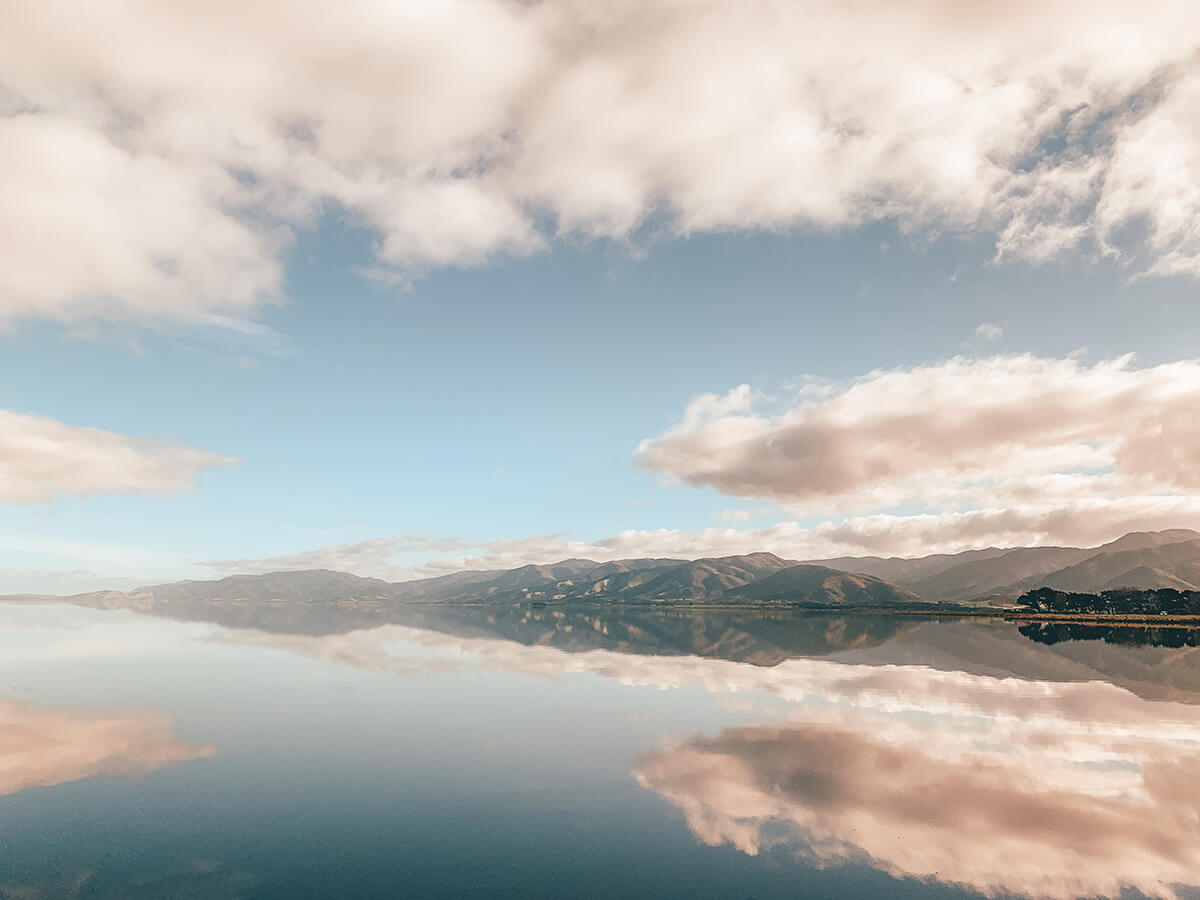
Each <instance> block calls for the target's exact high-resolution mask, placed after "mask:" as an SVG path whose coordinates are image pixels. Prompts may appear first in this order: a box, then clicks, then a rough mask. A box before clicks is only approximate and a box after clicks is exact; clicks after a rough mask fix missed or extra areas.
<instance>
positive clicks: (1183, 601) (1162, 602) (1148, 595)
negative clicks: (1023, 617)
mask: <svg viewBox="0 0 1200 900" xmlns="http://www.w3.org/2000/svg"><path fill="white" fill-rule="evenodd" d="M1018 602H1019V603H1020V605H1021V606H1023V607H1025V608H1026V609H1028V610H1029V611H1030V612H1040V613H1090V614H1101V615H1103V614H1110V615H1150V616H1158V615H1169V616H1200V591H1178V590H1176V589H1175V588H1154V589H1151V590H1141V589H1139V588H1116V589H1115V590H1110V591H1101V592H1100V593H1098V594H1079V593H1074V592H1071V591H1056V590H1055V589H1054V588H1048V587H1041V588H1037V589H1036V590H1032V591H1027V592H1026V593H1024V594H1022V595H1021V598H1020V600H1019V601H1018Z"/></svg>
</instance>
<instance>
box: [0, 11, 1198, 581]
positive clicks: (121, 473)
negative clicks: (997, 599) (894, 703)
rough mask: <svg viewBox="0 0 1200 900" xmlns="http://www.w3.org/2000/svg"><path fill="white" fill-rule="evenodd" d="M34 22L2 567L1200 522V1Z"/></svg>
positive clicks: (784, 546) (25, 89)
mask: <svg viewBox="0 0 1200 900" xmlns="http://www.w3.org/2000/svg"><path fill="white" fill-rule="evenodd" d="M6 20H7V24H6V27H5V29H3V32H2V33H0V592H3V593H15V592H36V593H69V592H75V591H83V590H92V589H97V588H102V587H113V588H123V587H131V586H134V585H138V584H147V583H155V582H162V581H172V580H176V579H180V578H213V577H219V576H223V575H227V574H235V573H255V572H266V571H272V570H276V569H288V568H317V567H324V568H335V569H343V570H347V571H352V572H356V573H358V574H363V575H375V576H379V577H385V578H390V579H401V578H411V577H421V576H425V575H431V574H441V573H445V572H449V571H455V570H458V569H462V568H507V567H511V566H515V565H520V564H524V563H527V562H550V561H555V560H558V559H562V558H566V557H572V556H584V557H589V558H593V559H611V558H622V557H633V556H676V557H688V558H694V557H699V556H705V555H725V554H733V553H745V552H751V551H755V550H769V551H772V552H775V553H778V554H780V555H782V556H785V557H788V558H793V559H815V558H823V557H830V556H839V555H885V556H888V555H902V556H917V555H924V554H927V553H934V552H954V551H957V550H963V549H968V548H972V547H982V546H1024V545H1032V544H1070V545H1077V546H1082V545H1086V546H1094V545H1097V544H1099V543H1102V542H1104V541H1106V540H1110V539H1113V538H1115V537H1118V536H1120V535H1121V534H1123V533H1125V532H1127V531H1131V530H1142V529H1154V528H1167V527H1200V496H1198V495H1197V490H1198V489H1200V418H1198V417H1196V416H1195V415H1194V413H1193V410H1195V409H1196V408H1197V404H1198V403H1200V353H1197V351H1196V349H1195V347H1196V337H1197V335H1198V334H1200V298H1198V297H1197V288H1198V283H1197V277H1198V276H1200V187H1198V185H1200V120H1198V119H1197V117H1196V116H1195V115H1194V113H1193V111H1194V109H1195V108H1196V104H1197V102H1198V101H1200V56H1198V55H1197V52H1196V47H1197V46H1198V45H1200V12H1197V11H1196V9H1195V7H1194V5H1193V4H1191V3H1187V2H1167V0H1148V2H1140V3H1138V4H1137V5H1136V6H1135V5H1134V4H1132V3H1128V2H1089V3H1082V2H1066V0H1058V2H1048V3H1047V2H1038V3H1033V2H1015V3H1009V4H1002V5H992V4H974V3H961V2H951V0H919V2H915V3H912V4H904V5H897V4H890V3H884V2H863V3H857V4H844V3H821V2H799V0H797V2H784V0H654V2H644V0H641V2H632V0H630V2H625V0H604V2H599V3H597V2H589V3H583V2H572V0H543V2H524V3H518V2H515V0H514V2H506V0H437V2H422V0H407V2H377V0H354V2H346V3H343V4H337V5H333V6H330V5H327V4H316V3H311V4H310V3H303V2H301V3H295V2H293V3H286V4H285V3H282V2H276V0H245V2H240V3H238V4H211V3H208V4H201V3H198V2H182V3H178V4H171V5H169V6H163V5H161V4H151V3H139V2H117V0H111V2H100V3H96V4H90V5H88V6H87V7H86V8H84V9H81V8H80V7H78V6H77V5H76V4H71V3H66V2H56V0H40V2H24V0H18V2H16V3H13V4H11V5H10V6H9V7H8V11H7V12H6Z"/></svg>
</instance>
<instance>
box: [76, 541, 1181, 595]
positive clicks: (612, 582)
mask: <svg viewBox="0 0 1200 900" xmlns="http://www.w3.org/2000/svg"><path fill="white" fill-rule="evenodd" d="M1041 586H1049V587H1054V588H1057V589H1059V590H1066V591H1098V590H1105V589H1108V588H1113V587H1137V588H1156V587H1172V588H1177V589H1181V590H1200V532H1196V531H1190V530H1186V529H1173V530H1169V531H1158V532H1135V533H1131V534H1127V535H1125V536H1124V537H1122V538H1119V539H1117V540H1115V541H1112V542H1110V543H1108V544H1104V545H1102V546H1100V547H1093V548H1078V547H1022V548H1015V549H996V548H991V549H984V550H968V551H965V552H963V553H958V554H938V555H933V556H925V557H920V558H915V559H902V558H890V559H889V558H881V557H842V558H837V559H825V560H815V561H807V562H800V561H795V560H788V559H783V558H781V557H779V556H776V555H775V554H773V553H750V554H746V555H742V556H726V557H717V558H704V559H697V560H681V559H625V560H616V561H612V562H603V563H598V562H594V561H592V560H587V559H567V560H563V561H562V562H558V563H553V564H549V565H526V566H521V567H519V568H516V569H510V570H504V571H496V570H492V571H468V572H458V573H454V574H451V575H443V576H439V577H435V578H425V579H418V580H414V581H405V582H389V581H384V580H382V579H379V578H364V577H360V576H356V575H351V574H348V573H345V572H332V571H328V570H323V569H319V570H308V571H286V572H273V573H270V574H267V575H233V576H230V577H227V578H222V579H219V580H215V581H180V582H175V583H173V584H162V585H154V586H150V587H144V588H138V589H136V590H133V591H99V592H96V593H92V594H81V595H77V596H75V597H72V598H70V599H72V600H74V601H75V602H79V603H86V604H87V605H91V606H120V607H126V608H144V609H150V608H154V607H160V606H172V607H174V606H180V605H191V604H207V605H211V604H259V605H263V604H266V605H269V604H279V603H288V602H304V603H306V604H316V605H319V606H324V607H336V606H362V607H369V606H371V605H377V606H394V605H397V604H412V603H417V604H430V603H434V604H481V605H495V604H508V605H513V604H536V605H543V604H544V605H553V606H559V605H566V604H572V603H580V602H584V603H604V604H621V605H670V604H676V605H679V604H683V605H689V604H693V605H705V604H709V605H715V606H730V607H738V606H793V607H806V608H823V609H847V608H866V607H869V608H898V607H911V606H913V605H914V604H922V603H925V604H955V605H958V604H973V605H980V604H993V605H1000V606H1003V605H1009V604H1011V602H1012V601H1014V600H1015V599H1016V598H1017V597H1018V596H1019V595H1020V594H1021V593H1023V592H1024V591H1026V590H1029V589H1031V588H1035V587H1041Z"/></svg>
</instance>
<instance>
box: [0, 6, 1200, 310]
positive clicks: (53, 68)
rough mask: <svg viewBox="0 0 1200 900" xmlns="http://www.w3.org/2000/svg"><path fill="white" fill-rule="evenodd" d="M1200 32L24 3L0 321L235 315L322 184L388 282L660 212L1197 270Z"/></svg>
mask: <svg viewBox="0 0 1200 900" xmlns="http://www.w3.org/2000/svg"><path fill="white" fill-rule="evenodd" d="M1198 39H1200V13H1197V11H1196V9H1195V6H1194V4H1192V3H1190V2H1187V0H1148V2H1141V3H1137V4H1133V3H1132V2H1130V0H1102V2H1088V3H1084V2H1082V0H1056V2H1051V3H1033V2H1025V0H1022V2H1018V3H1010V4H1004V5H1000V6H992V7H982V6H976V5H964V4H961V3H954V2H949V0H920V2H918V3H916V4H915V5H914V4H906V5H904V6H903V7H900V6H897V5H896V4H892V3H886V2H882V0H878V2H872V3H867V4H854V5H848V4H841V3H833V2H820V0H814V2H807V3H801V2H797V3H792V4H781V3H775V2H769V0H750V2H746V0H708V2H704V3H697V2H694V0H658V2H655V3H644V2H638V0H606V2H603V3H579V2H546V3H536V4H528V3H516V2H510V0H478V2H469V0H438V2H426V0H417V2H410V3H403V4H380V3H377V2H374V0H353V2H348V3H343V4H338V5H336V6H329V5H326V4H319V3H313V2H302V3H300V4H296V3H283V2H280V0H248V2H244V3H238V4H232V5H230V4H222V5H218V6H213V5H212V4H204V3H199V2H183V3H173V4H170V5H166V6H161V7H158V8H156V9H154V10H153V11H152V12H150V11H147V10H146V9H144V8H142V7H140V6H134V5H130V4H127V3H121V2H117V0H110V2H104V3H99V4H91V5H89V6H88V7H87V8H86V9H84V10H81V9H80V8H79V7H78V4H74V3H70V2H67V0H19V2H17V3H15V4H9V6H8V7H7V8H6V21H5V28H4V30H3V32H2V33H0V115H2V116H3V118H0V148H2V149H0V245H2V246H4V247H5V249H6V251H7V254H6V259H5V265H4V266H3V267H0V298H3V300H0V319H19V318H22V317H31V316H42V317H45V316H49V317H52V318H57V319H60V320H65V321H74V320H79V319H81V318H87V317H90V316H104V317H109V318H118V319H119V318H136V319H139V320H147V319H154V318H161V317H172V318H185V319H194V318H196V317H198V316H200V315H203V314H204V313H218V314H221V315H230V316H242V315H245V314H246V313H247V312H248V311H250V310H252V309H253V308H255V307H256V306H258V305H260V304H262V303H266V302H272V301H274V300H277V299H278V298H279V294H280V286H281V278H280V255H279V254H280V251H281V248H282V247H283V246H284V245H285V243H286V242H287V240H288V239H289V236H290V233H291V231H292V230H293V229H294V228H296V227H304V226H306V225H308V224H310V223H311V222H312V221H313V220H314V217H315V216H316V215H318V214H319V213H320V212H321V211H322V210H323V209H325V208H337V209H341V210H343V211H344V212H345V213H346V215H347V217H348V218H349V220H350V221H353V222H359V223H361V224H363V225H365V226H366V227H367V228H369V229H371V230H372V231H373V232H374V233H375V234H376V236H377V243H376V249H377V256H378V267H377V270H381V271H383V272H385V273H386V272H387V271H388V270H391V271H393V272H397V273H398V274H399V275H400V276H401V277H404V276H405V275H406V274H408V273H412V272H414V271H419V270H421V269H422V268H424V267H427V266H441V265H464V264H467V265H469V264H478V263H482V262H485V261H486V260H488V259H489V258H491V257H492V256H494V255H496V254H501V253H529V252H533V251H536V250H537V249H539V248H540V247H542V246H544V245H545V243H546V241H547V240H548V239H550V238H552V237H555V236H557V235H563V234H565V235H577V236H582V237H586V238H596V237H612V238H616V239H625V238H628V237H629V236H630V234H631V233H632V232H633V231H634V230H635V229H637V228H638V227H639V226H640V225H642V224H643V223H645V222H646V221H647V220H648V219H649V218H652V217H654V218H656V219H657V220H659V221H660V222H661V223H662V224H663V225H664V226H665V231H666V232H668V233H669V232H672V231H674V232H682V233H686V232H693V231H705V230H723V229H779V228H786V227H790V226H793V225H816V226H819V227H844V226H854V225H856V224H859V223H864V222H870V221H876V220H884V219H887V220H895V221H898V222H899V223H900V224H901V225H902V226H903V227H904V228H906V229H909V230H913V231H916V230H925V231H929V232H931V233H932V232H941V231H955V230H958V231H968V232H978V231H982V232H987V233H993V234H995V235H996V241H997V252H998V255H1000V256H1001V257H1002V258H1005V257H1024V258H1028V259H1032V260H1035V261H1038V260H1043V259H1047V258H1050V257H1052V256H1055V255H1057V254H1060V253H1063V252H1066V251H1069V250H1074V249H1077V248H1084V249H1086V248H1091V250H1092V251H1094V252H1097V253H1101V254H1109V255H1112V256H1113V257H1114V258H1117V259H1120V260H1122V261H1123V262H1125V263H1127V264H1128V265H1130V266H1131V271H1134V272H1146V273H1151V274H1190V275H1196V274H1200V226H1197V224H1196V223H1197V222H1200V190H1198V189H1197V188H1196V186H1195V185H1196V184H1197V183H1200V178H1198V177H1197V172H1198V170H1200V127H1198V126H1197V125H1196V123H1195V117H1194V116H1191V115H1190V111H1191V110H1192V109H1193V108H1194V107H1195V97H1196V95H1197V92H1200V61H1197V58H1196V57H1195V54H1194V49H1195V46H1196V44H1197V41H1198ZM1131 226H1132V228H1131ZM1131 234H1132V235H1133V236H1132V237H1130V235H1131Z"/></svg>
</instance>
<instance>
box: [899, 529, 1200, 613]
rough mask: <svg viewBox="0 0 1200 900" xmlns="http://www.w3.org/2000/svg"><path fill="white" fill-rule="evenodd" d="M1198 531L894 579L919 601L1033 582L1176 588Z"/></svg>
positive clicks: (1187, 569)
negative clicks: (924, 575) (907, 578)
mask: <svg viewBox="0 0 1200 900" xmlns="http://www.w3.org/2000/svg"><path fill="white" fill-rule="evenodd" d="M1197 542H1200V532H1196V531H1190V530H1187V529H1182V528H1178V529H1171V530H1169V531H1157V532H1134V533H1131V534H1127V535H1125V536H1124V537H1121V538H1118V539H1117V540H1115V541H1112V542H1110V543H1108V544H1104V545H1102V546H1100V547H1093V548H1090V549H1083V548H1077V547H1025V548H1018V549H1015V550H1009V551H1007V552H1004V553H1001V554H1000V555H999V556H993V557H990V558H983V559H973V560H968V561H966V562H961V563H959V564H957V565H954V566H951V567H949V568H947V569H944V570H942V571H941V572H938V573H937V574H935V575H932V576H930V577H927V578H924V579H920V580H917V581H907V580H905V579H898V581H899V583H900V584H902V585H903V586H904V587H906V588H908V589H910V590H912V591H914V592H915V593H917V594H919V595H920V596H921V597H922V598H924V599H925V600H931V601H940V602H963V601H968V600H975V599H979V598H981V597H987V596H995V595H1002V596H1017V595H1019V594H1021V593H1023V592H1024V591H1026V590H1029V589H1031V588H1035V587H1042V586H1049V587H1056V588H1059V589H1060V590H1073V591H1095V590H1105V589H1108V588H1112V587H1146V588H1151V587H1179V588H1182V587H1184V586H1185V585H1190V584H1191V580H1190V579H1191V578H1193V577H1197V576H1198V575H1200V572H1197V571H1196V566H1197V564H1198V563H1200V544H1198V543H1197Z"/></svg>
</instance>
